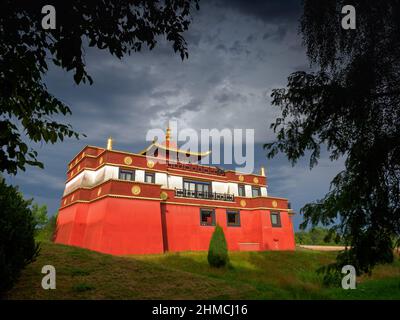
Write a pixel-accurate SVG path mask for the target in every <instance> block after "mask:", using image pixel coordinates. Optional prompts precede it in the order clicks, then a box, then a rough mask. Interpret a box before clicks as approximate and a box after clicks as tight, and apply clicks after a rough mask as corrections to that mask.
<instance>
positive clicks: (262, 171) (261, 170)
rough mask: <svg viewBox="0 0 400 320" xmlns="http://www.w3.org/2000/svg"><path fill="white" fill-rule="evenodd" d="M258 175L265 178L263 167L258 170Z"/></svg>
mask: <svg viewBox="0 0 400 320" xmlns="http://www.w3.org/2000/svg"><path fill="white" fill-rule="evenodd" d="M260 175H261V176H263V177H265V169H264V167H261V168H260Z"/></svg>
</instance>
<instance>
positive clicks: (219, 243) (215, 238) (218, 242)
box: [207, 225, 229, 268]
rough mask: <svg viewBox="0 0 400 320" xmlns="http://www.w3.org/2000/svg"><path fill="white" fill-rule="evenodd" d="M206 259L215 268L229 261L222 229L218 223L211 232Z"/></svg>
mask: <svg viewBox="0 0 400 320" xmlns="http://www.w3.org/2000/svg"><path fill="white" fill-rule="evenodd" d="M207 259H208V263H209V264H210V266H211V267H216V268H220V267H224V266H225V265H226V264H227V263H228V261H229V258H228V247H227V244H226V239H225V235H224V230H222V228H221V227H220V226H219V225H217V226H216V227H215V230H214V232H213V234H212V237H211V241H210V246H209V248H208V255H207Z"/></svg>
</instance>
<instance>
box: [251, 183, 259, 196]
mask: <svg viewBox="0 0 400 320" xmlns="http://www.w3.org/2000/svg"><path fill="white" fill-rule="evenodd" d="M255 190H257V194H258V195H256V196H255V195H254V191H255ZM251 196H252V198H256V197H261V188H260V187H255V186H252V187H251Z"/></svg>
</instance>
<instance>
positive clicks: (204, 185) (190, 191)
mask: <svg viewBox="0 0 400 320" xmlns="http://www.w3.org/2000/svg"><path fill="white" fill-rule="evenodd" d="M183 190H184V194H185V196H186V197H193V198H208V196H209V194H211V185H210V183H209V182H203V181H189V180H185V181H184V182H183Z"/></svg>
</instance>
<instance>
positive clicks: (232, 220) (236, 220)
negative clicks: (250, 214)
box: [226, 211, 240, 227]
mask: <svg viewBox="0 0 400 320" xmlns="http://www.w3.org/2000/svg"><path fill="white" fill-rule="evenodd" d="M226 220H227V225H228V227H240V212H239V211H227V212H226Z"/></svg>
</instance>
